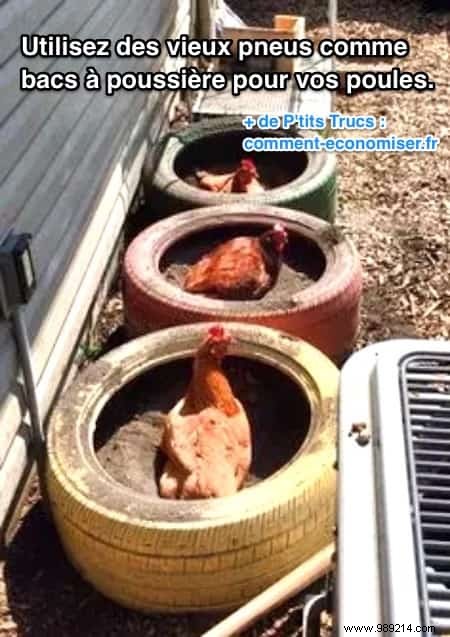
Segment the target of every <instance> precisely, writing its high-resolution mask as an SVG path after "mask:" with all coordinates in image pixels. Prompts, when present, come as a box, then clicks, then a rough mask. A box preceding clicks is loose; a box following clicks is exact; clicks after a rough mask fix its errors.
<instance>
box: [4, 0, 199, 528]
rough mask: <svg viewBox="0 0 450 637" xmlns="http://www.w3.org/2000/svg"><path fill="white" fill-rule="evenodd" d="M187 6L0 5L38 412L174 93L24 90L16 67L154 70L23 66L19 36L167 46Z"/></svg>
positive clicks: (13, 445)
mask: <svg viewBox="0 0 450 637" xmlns="http://www.w3.org/2000/svg"><path fill="white" fill-rule="evenodd" d="M189 5H190V2H189V0H178V1H177V0H130V1H129V2H118V1H117V0H85V1H84V2H81V3H79V2H73V1H72V0H6V1H5V2H2V3H0V43H1V45H0V96H1V100H0V201H1V204H0V207H1V209H0V239H1V238H2V237H4V235H5V233H6V232H7V231H9V230H10V229H11V228H15V229H16V230H17V231H26V232H31V233H32V234H33V235H34V240H33V254H34V258H35V263H36V267H37V273H38V279H39V286H38V289H37V292H36V293H35V296H34V297H33V299H32V302H31V303H30V305H29V306H27V307H26V310H25V315H26V322H27V325H28V327H29V331H30V336H31V340H32V344H33V357H34V365H35V371H36V374H37V377H38V379H39V387H38V389H39V400H40V405H41V410H42V411H43V412H44V413H45V412H46V411H47V410H48V408H49V406H50V404H51V402H52V400H53V398H54V392H55V390H56V388H57V386H58V385H59V384H60V382H61V380H62V377H63V370H64V369H65V368H66V367H67V365H68V364H69V362H70V357H71V354H72V351H73V348H74V347H75V345H76V342H77V339H78V337H79V333H80V330H81V327H82V324H83V321H84V320H85V318H86V316H87V313H88V311H89V307H90V304H91V302H92V300H93V298H94V296H95V292H96V289H97V287H98V285H99V282H100V280H101V278H102V276H103V274H104V271H105V268H106V267H107V265H108V259H109V258H110V256H111V252H112V251H113V249H114V246H115V243H116V241H117V238H118V236H119V234H120V228H121V225H122V223H123V219H124V216H125V214H126V211H127V206H128V205H129V201H130V199H131V197H132V195H133V192H134V190H135V188H136V185H137V182H138V179H139V173H140V168H141V166H142V162H143V159H144V156H145V152H146V149H147V145H148V141H149V127H150V129H151V134H150V145H151V141H152V140H151V137H153V139H154V138H156V137H157V135H158V133H159V130H160V128H161V126H162V121H163V119H164V117H165V114H166V110H167V108H166V107H167V105H168V101H170V96H168V95H163V94H156V93H155V94H150V93H147V94H145V93H141V92H121V93H119V94H117V95H116V96H115V97H113V98H109V97H106V96H105V95H104V93H103V92H88V91H85V90H84V89H80V90H79V91H76V92H65V91H61V92H52V91H47V92H21V91H20V89H19V68H20V67H22V66H26V67H27V68H29V69H30V70H32V71H34V72H38V71H49V72H53V71H77V72H78V73H79V74H80V75H81V76H83V74H84V71H85V69H86V67H87V66H94V67H95V68H97V69H98V71H99V72H100V73H104V72H105V71H112V70H117V71H122V72H124V71H130V70H152V68H153V69H159V68H160V67H161V65H162V64H164V63H166V64H168V65H169V66H170V67H172V68H173V67H174V66H175V65H176V64H178V65H179V64H180V61H175V60H169V59H167V60H166V61H165V62H164V60H163V59H158V60H152V59H149V58H139V59H136V58H117V57H112V58H105V59H91V60H89V59H86V58H84V57H80V58H67V59H54V58H43V57H36V58H23V57H22V56H21V54H20V50H19V45H20V41H19V40H20V35H21V34H22V33H38V34H63V33H66V34H69V35H70V36H71V37H77V38H81V39H85V38H110V39H111V40H113V41H114V40H117V39H118V38H119V37H122V36H123V35H124V34H126V33H131V34H133V35H134V36H135V37H141V38H145V39H147V38H151V37H159V38H161V39H163V38H165V37H173V36H174V35H177V34H178V33H179V32H188V29H189V19H188V18H189ZM17 374H18V366H17V360H16V354H15V347H14V342H13V339H12V336H11V333H10V329H9V326H8V325H7V324H6V323H5V322H1V321H0V526H1V524H2V521H3V519H4V517H5V514H6V511H7V508H8V506H9V503H10V500H11V497H12V494H13V493H14V489H15V487H16V485H17V483H18V481H19V480H20V479H21V478H22V477H23V474H24V470H25V468H26V466H27V440H28V427H27V426H26V424H25V425H24V423H23V417H24V409H25V408H24V401H23V399H22V390H21V387H20V383H17Z"/></svg>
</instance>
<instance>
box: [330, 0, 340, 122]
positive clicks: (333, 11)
mask: <svg viewBox="0 0 450 637" xmlns="http://www.w3.org/2000/svg"><path fill="white" fill-rule="evenodd" d="M337 13H338V9H337V0H328V23H329V26H330V37H331V39H332V40H336V36H337ZM331 70H332V71H335V70H336V58H335V56H334V55H333V57H332V58H331ZM335 99H336V94H335V92H333V93H332V94H331V110H332V111H334V103H335Z"/></svg>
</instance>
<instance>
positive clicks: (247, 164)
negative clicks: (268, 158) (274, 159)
mask: <svg viewBox="0 0 450 637" xmlns="http://www.w3.org/2000/svg"><path fill="white" fill-rule="evenodd" d="M241 168H243V169H244V170H256V165H255V162H254V161H253V159H241Z"/></svg>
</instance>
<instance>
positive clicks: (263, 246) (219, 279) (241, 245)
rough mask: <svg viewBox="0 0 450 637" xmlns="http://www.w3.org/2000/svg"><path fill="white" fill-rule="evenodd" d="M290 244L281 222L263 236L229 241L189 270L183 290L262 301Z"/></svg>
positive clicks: (225, 297) (271, 285)
mask: <svg viewBox="0 0 450 637" xmlns="http://www.w3.org/2000/svg"><path fill="white" fill-rule="evenodd" d="M286 244H287V233H286V230H285V229H284V227H283V226H282V225H281V224H278V223H277V224H275V225H274V227H273V228H272V229H271V230H268V231H267V232H264V233H263V234H262V235H261V236H259V237H236V238H235V239H231V240H230V241H226V242H225V243H223V244H221V245H219V246H217V247H216V248H215V249H214V250H212V251H211V252H209V253H208V254H206V255H205V256H203V257H202V258H201V259H200V261H198V262H197V263H195V264H194V265H192V266H190V267H189V269H188V271H187V273H186V276H185V278H184V283H183V288H184V290H185V291H186V292H190V293H191V294H206V295H208V296H211V297H217V298H220V299H228V300H251V299H259V298H261V297H262V296H263V295H264V294H265V293H266V292H267V291H268V290H269V289H270V288H271V287H273V285H274V284H275V282H276V280H277V278H278V274H279V272H280V268H281V265H282V261H283V251H284V249H285V247H286Z"/></svg>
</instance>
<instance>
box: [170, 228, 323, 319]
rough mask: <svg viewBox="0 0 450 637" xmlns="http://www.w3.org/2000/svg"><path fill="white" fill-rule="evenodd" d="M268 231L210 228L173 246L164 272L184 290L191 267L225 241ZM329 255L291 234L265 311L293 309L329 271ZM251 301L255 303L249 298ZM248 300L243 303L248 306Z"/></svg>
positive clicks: (263, 307) (264, 303)
mask: <svg viewBox="0 0 450 637" xmlns="http://www.w3.org/2000/svg"><path fill="white" fill-rule="evenodd" d="M266 229H267V228H259V227H253V226H248V227H247V226H237V227H233V226H230V227H227V228H223V227H220V228H217V229H210V230H207V231H203V232H199V233H196V234H190V235H189V237H188V238H186V239H184V240H181V241H178V242H177V243H175V244H174V245H172V246H171V247H170V248H169V250H167V252H166V254H165V255H164V256H163V259H162V262H161V264H160V269H161V271H162V273H163V274H164V275H165V277H166V279H167V281H169V282H170V283H172V284H173V285H175V286H177V287H179V288H182V287H183V281H184V277H185V275H186V272H187V269H188V267H189V265H191V264H193V263H196V262H197V261H198V260H199V259H201V257H203V256H204V255H205V254H208V253H209V252H211V251H212V250H214V248H215V247H216V246H218V245H220V244H221V243H223V242H224V241H227V240H229V239H231V238H233V237H236V236H254V237H256V236H258V235H259V234H261V232H262V231H264V230H266ZM325 265H326V261H325V255H324V253H323V252H322V250H321V249H320V248H319V246H318V245H316V244H315V243H313V242H312V241H310V240H308V239H306V238H303V237H301V236H300V235H295V234H294V233H292V232H290V233H289V243H288V246H287V248H286V251H285V254H284V256H283V263H282V266H281V269H280V272H279V275H278V277H277V279H276V280H275V282H274V284H273V286H272V287H271V288H270V289H269V291H268V292H266V294H265V295H264V296H263V297H262V298H261V299H259V300H258V306H259V308H261V311H264V310H265V311H268V312H270V311H274V310H282V309H291V308H292V306H293V304H294V303H296V300H295V297H296V296H297V295H298V294H299V293H300V292H302V291H303V290H304V289H306V288H307V287H309V286H310V285H311V284H312V283H314V282H315V281H317V280H318V279H319V278H320V276H321V275H322V273H323V271H324V269H325ZM248 301H249V302H251V301H253V302H254V300H252V299H248ZM246 302H247V301H246V300H243V301H242V303H243V304H244V305H245V303H246Z"/></svg>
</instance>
